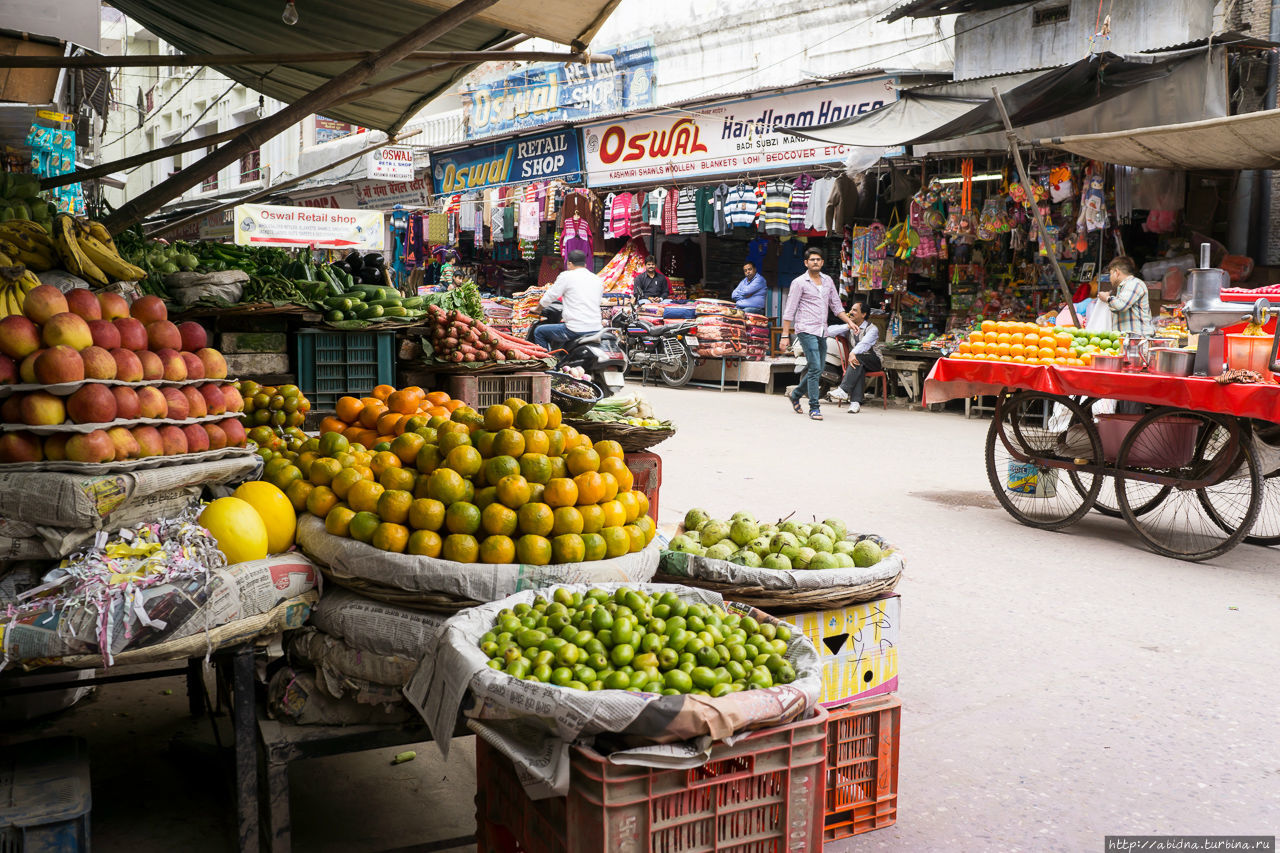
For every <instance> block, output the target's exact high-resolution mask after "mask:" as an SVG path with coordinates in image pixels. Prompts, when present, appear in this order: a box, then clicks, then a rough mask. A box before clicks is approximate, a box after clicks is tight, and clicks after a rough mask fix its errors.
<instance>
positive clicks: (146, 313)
mask: <svg viewBox="0 0 1280 853" xmlns="http://www.w3.org/2000/svg"><path fill="white" fill-rule="evenodd" d="M129 314H130V316H132V317H136V318H137V319H139V320H141V321H142V323H143V325H146V324H147V323H154V322H156V321H157V320H168V319H169V309H168V308H166V307H165V304H164V300H163V299H161V298H160V297H159V296H143V297H141V298H139V299H136V300H134V303H133V304H132V305H130V306H129Z"/></svg>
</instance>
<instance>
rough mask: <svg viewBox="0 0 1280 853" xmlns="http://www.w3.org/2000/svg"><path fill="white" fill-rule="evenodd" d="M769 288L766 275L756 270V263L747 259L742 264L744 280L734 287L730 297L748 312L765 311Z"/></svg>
mask: <svg viewBox="0 0 1280 853" xmlns="http://www.w3.org/2000/svg"><path fill="white" fill-rule="evenodd" d="M768 290H769V285H767V284H766V283H765V280H764V276H762V275H760V273H758V272H756V265H755V264H753V263H751V262H750V261H747V262H746V263H745V264H743V265H742V281H740V282H738V286H737V287H735V288H734V289H733V295H732V296H731V297H730V298H731V299H732V300H733V301H734V302H736V303H737V304H738V308H739V309H741V310H742V311H746V312H747V313H748V314H763V313H764V297H765V294H766V292H767V291H768Z"/></svg>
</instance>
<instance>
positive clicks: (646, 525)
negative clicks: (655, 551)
mask: <svg viewBox="0 0 1280 853" xmlns="http://www.w3.org/2000/svg"><path fill="white" fill-rule="evenodd" d="M635 526H636V527H639V528H640V529H641V530H643V531H644V544H646V545H648V544H649V543H650V542H652V541H653V537H654V536H656V535H658V526H657V525H656V524H654V523H653V519H652V518H650V517H649V516H647V515H642V516H640V517H639V518H637V519H636V523H635Z"/></svg>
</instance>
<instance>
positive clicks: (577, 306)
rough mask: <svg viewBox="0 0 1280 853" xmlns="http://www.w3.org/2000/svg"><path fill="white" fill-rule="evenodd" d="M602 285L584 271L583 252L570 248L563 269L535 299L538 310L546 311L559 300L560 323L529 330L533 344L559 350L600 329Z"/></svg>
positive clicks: (585, 264) (585, 267)
mask: <svg viewBox="0 0 1280 853" xmlns="http://www.w3.org/2000/svg"><path fill="white" fill-rule="evenodd" d="M603 297H604V282H603V281H601V280H600V276H598V275H596V274H595V273H593V272H592V271H591V270H589V269H587V253H586V252H584V251H582V250H581V249H573V250H571V251H570V252H569V256H568V257H567V258H566V259H565V270H564V272H562V273H560V275H558V276H556V280H555V283H554V284H552V285H551V287H549V288H547V292H546V293H544V294H543V295H542V298H541V299H540V300H538V305H539V306H540V307H541V308H544V309H545V308H549V307H551V305H552V304H554V303H555V302H556V301H557V300H563V303H564V305H563V312H564V313H563V315H562V320H563V322H561V323H547V324H544V325H542V326H538V327H536V328H535V329H534V330H533V341H534V343H536V344H537V345H538V346H540V347H542V348H543V349H548V350H554V349H560V348H562V347H563V346H564V345H566V344H568V343H572V342H573V341H575V340H577V339H578V338H580V337H582V336H583V335H589V334H591V333H592V332H598V331H600V330H601V329H602V328H604V324H603V323H602V322H601V320H600V303H601V301H602V299H603Z"/></svg>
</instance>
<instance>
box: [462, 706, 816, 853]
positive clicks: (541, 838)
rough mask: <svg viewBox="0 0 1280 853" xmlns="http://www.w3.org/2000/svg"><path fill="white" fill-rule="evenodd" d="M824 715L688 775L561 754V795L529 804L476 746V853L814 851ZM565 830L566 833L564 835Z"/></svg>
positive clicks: (766, 735) (501, 760)
mask: <svg viewBox="0 0 1280 853" xmlns="http://www.w3.org/2000/svg"><path fill="white" fill-rule="evenodd" d="M826 731H827V712H826V711H825V710H823V709H822V708H817V709H815V713H814V714H813V715H812V716H810V717H809V718H808V719H805V720H803V721H801V722H796V723H789V724H787V725H784V726H777V727H774V728H771V729H765V730H763V731H759V732H755V733H752V734H750V735H748V736H747V737H746V738H744V739H743V740H741V741H739V742H738V743H736V744H734V745H733V746H728V745H726V744H724V743H717V744H715V745H714V746H713V747H712V750H711V760H710V761H708V762H707V763H706V764H703V765H702V766H701V767H696V768H694V769H692V770H658V769H655V768H650V767H632V766H626V765H614V764H610V763H609V762H608V760H607V759H606V758H605V757H603V756H601V755H600V754H598V753H596V752H595V751H594V750H592V749H589V748H585V747H573V748H572V749H571V750H570V754H569V796H567V797H559V798H553V799H549V800H538V801H533V800H530V799H529V798H528V796H527V795H526V794H525V792H524V789H523V788H521V787H520V781H519V779H518V778H517V776H516V772H515V768H514V767H513V766H512V764H511V762H510V761H508V760H507V758H506V757H505V756H503V755H502V754H501V753H499V752H498V751H497V750H495V749H494V748H493V747H491V746H489V744H487V743H486V742H485V741H484V740H483V739H482V738H477V739H476V779H477V781H478V787H479V790H478V793H477V795H476V811H477V814H476V825H477V832H476V836H477V838H478V839H479V843H480V844H479V848H480V851H481V853H603V851H612V850H627V851H634V853H704V851H705V853H713V852H714V851H730V850H732V851H742V853H757V851H758V852H759V853H784V851H795V853H803V851H813V850H818V849H820V848H821V846H822V809H821V803H822V785H823V781H824V773H825V768H826V755H825V753H826ZM569 827H572V830H570V829H569Z"/></svg>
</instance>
